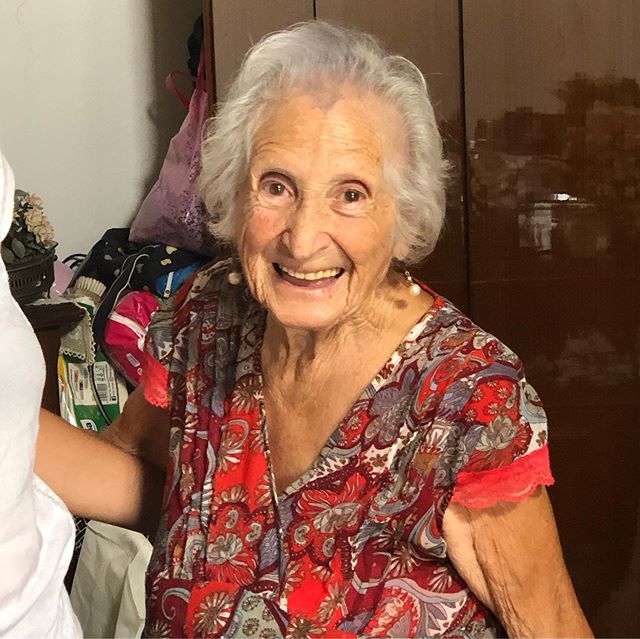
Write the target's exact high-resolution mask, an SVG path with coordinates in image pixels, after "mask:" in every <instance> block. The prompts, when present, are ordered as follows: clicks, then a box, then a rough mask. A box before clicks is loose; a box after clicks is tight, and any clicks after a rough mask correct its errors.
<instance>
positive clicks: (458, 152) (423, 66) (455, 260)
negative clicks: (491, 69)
mask: <svg viewBox="0 0 640 639" xmlns="http://www.w3.org/2000/svg"><path fill="white" fill-rule="evenodd" d="M316 17H317V18H318V19H321V20H330V21H332V22H337V23H340V24H344V25H346V26H350V27H357V28H359V29H362V30H364V31H367V32H369V33H371V34H373V35H375V36H376V37H378V38H379V40H380V41H381V43H382V44H383V46H384V47H385V48H386V49H387V50H388V51H390V52H392V53H397V54H400V55H403V56H405V57H406V58H408V59H410V60H411V61H412V62H414V63H415V64H416V65H417V66H418V67H419V68H420V70H421V71H422V72H423V73H424V74H425V76H426V78H427V82H428V84H429V90H430V94H431V98H432V101H433V104H434V107H435V110H436V114H437V116H438V122H439V125H440V129H441V131H442V133H443V136H444V139H445V148H446V152H447V157H448V158H449V160H450V162H451V165H452V172H451V180H450V183H449V189H448V192H447V222H446V226H445V230H444V233H443V235H442V238H441V240H440V242H439V244H438V246H437V248H436V250H435V252H434V253H433V255H431V256H430V257H429V258H427V260H426V261H425V262H424V263H423V264H420V265H418V266H416V267H415V268H413V269H412V270H413V272H414V273H415V275H416V276H417V277H419V278H421V279H423V280H425V281H426V282H428V283H431V284H433V285H434V288H436V290H437V291H438V292H439V293H442V294H444V295H446V296H447V297H449V298H450V299H451V300H452V301H453V302H454V303H455V304H457V305H458V306H459V307H460V308H462V309H463V310H466V309H467V277H466V256H465V245H464V216H463V207H462V193H463V182H464V181H463V176H462V174H463V161H462V158H463V153H464V133H463V130H462V119H461V108H460V55H459V45H460V40H459V18H460V16H459V12H458V3H457V2H452V1H451V0H395V1H394V2H388V1H387V0H316Z"/></svg>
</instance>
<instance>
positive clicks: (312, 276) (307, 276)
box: [278, 264, 342, 280]
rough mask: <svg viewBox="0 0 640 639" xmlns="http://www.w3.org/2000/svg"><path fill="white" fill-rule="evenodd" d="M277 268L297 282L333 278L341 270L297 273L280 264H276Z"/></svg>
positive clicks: (332, 269)
mask: <svg viewBox="0 0 640 639" xmlns="http://www.w3.org/2000/svg"><path fill="white" fill-rule="evenodd" d="M278 267H279V268H280V270H282V271H283V272H285V273H286V274H287V275H290V276H291V277H295V278H296V279H298V280H321V279H324V278H326V277H335V276H336V275H338V274H339V273H340V271H341V270H342V269H339V268H330V269H327V270H326V271H316V272H315V273H299V272H298V271H292V270H291V269H288V268H287V267H286V266H282V264H278Z"/></svg>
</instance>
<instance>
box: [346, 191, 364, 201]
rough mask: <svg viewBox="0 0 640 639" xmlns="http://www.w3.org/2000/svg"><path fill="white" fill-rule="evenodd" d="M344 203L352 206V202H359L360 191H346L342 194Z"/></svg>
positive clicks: (360, 197)
mask: <svg viewBox="0 0 640 639" xmlns="http://www.w3.org/2000/svg"><path fill="white" fill-rule="evenodd" d="M344 199H345V202H348V203H349V204H352V203H354V202H359V201H360V200H361V199H362V193H360V191H356V190H355V189H348V190H346V191H345V192H344Z"/></svg>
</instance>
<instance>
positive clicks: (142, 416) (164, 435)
mask: <svg viewBox="0 0 640 639" xmlns="http://www.w3.org/2000/svg"><path fill="white" fill-rule="evenodd" d="M99 436H100V438H101V439H103V440H104V441H107V442H110V443H112V444H115V445H116V446H117V447H118V448H121V449H122V450H124V451H126V452H128V453H131V454H133V455H136V456H137V457H140V458H141V459H143V460H144V461H146V462H148V463H149V464H151V465H152V466H154V467H156V468H158V469H160V470H162V471H163V472H165V471H166V470H167V461H168V458H169V411H168V410H166V409H164V408H158V407H157V406H153V405H152V404H150V403H149V402H148V401H147V400H146V399H145V397H144V392H143V390H142V387H140V386H139V387H138V388H136V389H135V390H134V391H133V393H131V395H129V398H128V399H127V401H126V402H125V405H124V408H123V410H122V414H121V415H120V416H119V417H118V418H117V419H116V420H115V421H114V422H113V424H111V426H109V427H108V428H107V429H105V430H103V431H102V432H101V433H100V435H99Z"/></svg>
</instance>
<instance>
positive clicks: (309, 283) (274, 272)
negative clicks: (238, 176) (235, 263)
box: [236, 87, 404, 331]
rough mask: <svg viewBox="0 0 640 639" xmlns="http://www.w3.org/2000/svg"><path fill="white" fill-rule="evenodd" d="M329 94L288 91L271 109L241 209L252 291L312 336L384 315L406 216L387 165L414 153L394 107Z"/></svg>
mask: <svg viewBox="0 0 640 639" xmlns="http://www.w3.org/2000/svg"><path fill="white" fill-rule="evenodd" d="M326 97H327V96H326V94H325V95H324V97H323V99H322V101H320V100H319V99H318V97H317V96H316V97H314V96H313V95H308V94H303V93H293V94H288V95H287V96H284V97H283V99H282V100H281V101H279V102H278V103H277V104H276V105H274V106H273V107H272V108H271V109H270V110H269V111H268V113H267V115H266V117H265V120H264V122H263V123H262V125H261V126H260V127H259V128H258V130H257V131H256V133H255V135H254V138H253V147H252V154H251V161H250V167H249V176H248V180H247V183H246V184H245V186H244V188H243V190H242V192H241V193H240V195H239V196H238V199H237V209H236V215H237V226H236V228H237V229H238V231H237V237H236V241H237V246H238V250H239V254H240V259H241V261H242V265H243V268H244V272H245V275H246V278H247V281H248V284H249V287H250V288H251V290H252V293H253V294H254V296H255V297H256V298H257V299H258V301H259V302H261V303H262V304H263V305H264V306H266V307H267V309H268V310H269V311H270V313H271V314H272V316H273V317H274V318H275V319H276V320H277V321H278V322H280V323H281V324H282V325H283V326H285V327H290V328H299V329H306V330H311V331H322V330H326V329H330V328H332V327H333V326H335V325H336V324H338V323H340V322H342V321H348V320H349V319H355V320H358V319H366V317H367V314H370V313H371V312H372V311H373V310H374V308H375V305H376V301H377V300H379V296H380V294H381V293H382V291H383V289H384V287H385V285H386V277H387V271H388V268H389V264H390V261H391V258H392V254H393V246H392V243H393V229H394V224H395V214H396V205H395V202H394V199H393V197H392V193H391V189H390V185H389V184H388V183H387V181H386V179H385V176H384V173H385V172H384V164H385V160H387V161H402V159H401V158H402V154H403V153H404V147H403V145H404V136H403V134H402V127H401V120H400V116H399V114H398V112H397V111H396V110H395V108H394V107H392V106H391V105H389V104H387V103H386V102H384V101H383V100H381V99H380V98H378V97H376V96H374V95H371V94H368V93H365V94H363V93H356V92H355V91H354V90H353V89H349V88H344V87H341V88H336V89H335V93H334V95H333V99H330V100H327V99H326ZM394 155H395V156H397V157H392V156H394Z"/></svg>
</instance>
